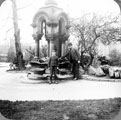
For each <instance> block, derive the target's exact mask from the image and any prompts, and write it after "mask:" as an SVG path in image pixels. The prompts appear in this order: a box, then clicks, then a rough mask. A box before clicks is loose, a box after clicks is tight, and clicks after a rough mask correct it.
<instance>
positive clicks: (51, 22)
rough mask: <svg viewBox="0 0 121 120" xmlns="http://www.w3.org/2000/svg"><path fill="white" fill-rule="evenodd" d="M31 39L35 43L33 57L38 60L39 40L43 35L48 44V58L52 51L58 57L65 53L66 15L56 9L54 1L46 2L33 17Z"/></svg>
mask: <svg viewBox="0 0 121 120" xmlns="http://www.w3.org/2000/svg"><path fill="white" fill-rule="evenodd" d="M32 27H33V38H34V39H35V42H36V53H35V57H37V58H39V40H41V38H42V36H43V35H45V38H46V40H47V42H48V57H50V56H51V52H52V50H53V49H54V50H56V51H57V55H58V56H59V57H60V56H62V55H63V54H64V53H65V42H66V41H67V40H68V37H69V33H68V29H69V20H68V15H67V14H66V13H65V12H64V11H63V9H62V8H59V7H58V4H57V2H56V1H55V0H47V1H46V2H45V6H44V7H41V8H40V9H39V10H38V11H37V12H36V13H35V15H34V17H33V21H32Z"/></svg>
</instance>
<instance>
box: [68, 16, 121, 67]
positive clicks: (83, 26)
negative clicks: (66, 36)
mask: <svg viewBox="0 0 121 120" xmlns="http://www.w3.org/2000/svg"><path fill="white" fill-rule="evenodd" d="M118 18H119V17H115V18H111V16H108V17H107V18H106V17H100V18H97V16H96V15H93V16H91V17H90V16H87V15H85V16H83V17H82V18H81V19H76V20H72V21H71V28H70V33H71V34H72V35H74V36H75V37H76V38H78V48H79V49H81V56H83V53H85V52H86V53H88V54H89V55H90V60H89V61H88V62H87V63H88V64H87V65H86V66H85V68H84V69H88V67H89V66H90V65H91V64H92V61H93V58H94V55H95V54H96V47H97V44H98V41H102V42H103V43H105V44H110V43H111V42H112V41H117V40H118V39H117V38H116V37H117V36H116V35H118V38H119V33H120V32H119V31H120V28H119V27H115V26H116V25H114V24H117V23H118ZM82 66H83V65H82ZM83 67H84V66H83Z"/></svg>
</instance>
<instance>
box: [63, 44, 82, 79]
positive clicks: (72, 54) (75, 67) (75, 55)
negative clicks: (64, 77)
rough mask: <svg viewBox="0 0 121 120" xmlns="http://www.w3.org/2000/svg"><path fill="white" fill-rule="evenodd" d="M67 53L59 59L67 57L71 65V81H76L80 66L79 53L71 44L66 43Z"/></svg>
mask: <svg viewBox="0 0 121 120" xmlns="http://www.w3.org/2000/svg"><path fill="white" fill-rule="evenodd" d="M67 47H68V52H67V53H66V54H65V55H64V56H62V57H61V59H63V58H64V57H67V58H68V59H69V61H70V63H71V64H72V74H73V79H74V80H78V79H79V64H80V54H79V52H78V51H77V50H76V49H75V48H73V47H72V43H68V45H67Z"/></svg>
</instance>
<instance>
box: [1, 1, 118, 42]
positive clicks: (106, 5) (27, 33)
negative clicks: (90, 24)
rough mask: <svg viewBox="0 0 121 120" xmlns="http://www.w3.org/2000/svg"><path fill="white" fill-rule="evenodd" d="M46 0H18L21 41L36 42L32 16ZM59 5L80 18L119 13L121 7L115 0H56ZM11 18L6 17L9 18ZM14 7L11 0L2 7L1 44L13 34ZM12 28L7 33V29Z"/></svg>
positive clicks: (70, 15)
mask: <svg viewBox="0 0 121 120" xmlns="http://www.w3.org/2000/svg"><path fill="white" fill-rule="evenodd" d="M45 1H46V0H17V7H18V9H19V10H18V16H19V27H20V29H21V42H23V43H32V44H33V43H34V40H33V38H32V31H33V30H32V27H31V26H30V24H31V23H32V18H33V16H34V14H35V13H36V11H37V10H38V9H39V8H40V7H42V6H44V3H45ZM56 1H57V3H58V6H59V7H61V8H63V9H64V10H65V12H66V13H68V15H69V17H73V18H78V17H81V16H82V15H83V14H85V13H96V14H97V15H109V14H112V15H118V14H119V13H120V9H119V7H118V5H117V4H116V3H115V2H114V0H56ZM20 8H23V9H20ZM8 17H9V19H6V18H8ZM11 18H12V9H11V2H10V0H6V2H4V3H3V4H2V5H1V7H0V44H3V43H4V41H5V39H7V40H8V39H10V38H13V35H12V30H11V27H12V19H11ZM7 30H10V31H9V32H8V33H7V34H6V31H7Z"/></svg>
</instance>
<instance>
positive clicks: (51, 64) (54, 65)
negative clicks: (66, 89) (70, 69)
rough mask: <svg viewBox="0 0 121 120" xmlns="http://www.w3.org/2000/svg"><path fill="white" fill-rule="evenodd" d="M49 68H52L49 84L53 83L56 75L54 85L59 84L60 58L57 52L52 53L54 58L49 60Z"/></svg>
mask: <svg viewBox="0 0 121 120" xmlns="http://www.w3.org/2000/svg"><path fill="white" fill-rule="evenodd" d="M48 66H49V67H50V80H49V83H50V84H51V83H52V77H53V75H54V81H53V82H54V83H56V84H57V83H58V82H57V67H58V57H57V56H56V52H55V51H52V56H51V57H50V59H49V62H48Z"/></svg>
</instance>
